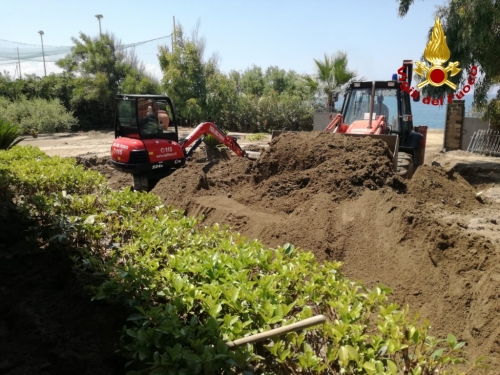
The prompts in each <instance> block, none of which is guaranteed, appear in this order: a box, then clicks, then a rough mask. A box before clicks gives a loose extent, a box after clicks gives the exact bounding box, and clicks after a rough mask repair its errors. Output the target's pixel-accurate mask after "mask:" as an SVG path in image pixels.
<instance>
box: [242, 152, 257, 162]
mask: <svg viewBox="0 0 500 375" xmlns="http://www.w3.org/2000/svg"><path fill="white" fill-rule="evenodd" d="M245 153H246V157H247V158H248V159H250V160H257V159H258V158H259V157H260V152H257V151H245Z"/></svg>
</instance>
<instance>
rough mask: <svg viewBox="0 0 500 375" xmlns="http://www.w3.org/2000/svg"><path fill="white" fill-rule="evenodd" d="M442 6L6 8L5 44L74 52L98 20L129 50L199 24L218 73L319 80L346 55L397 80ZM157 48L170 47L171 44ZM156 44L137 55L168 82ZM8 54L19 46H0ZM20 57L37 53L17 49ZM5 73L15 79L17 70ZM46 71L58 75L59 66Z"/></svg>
mask: <svg viewBox="0 0 500 375" xmlns="http://www.w3.org/2000/svg"><path fill="white" fill-rule="evenodd" d="M444 3H445V0H416V1H415V4H414V5H413V6H412V8H411V9H410V12H409V14H408V15H407V16H406V17H405V18H403V19H400V18H398V16H397V7H398V2H397V1H396V0H350V1H338V0H309V1H303V0H287V1H284V0H253V1H240V0H232V1H229V0H210V1H194V0H182V1H179V0H178V1H171V0H157V1H151V2H145V1H131V0H121V1H115V0H106V1H104V0H99V1H96V0H86V1H83V2H76V1H69V0H64V1H63V0H44V1H35V0H23V1H22V2H17V1H11V0H9V1H7V0H2V1H1V5H0V9H1V12H2V14H3V17H2V22H1V23H0V39H4V40H9V41H15V42H21V43H28V44H35V45H38V46H39V45H40V35H39V34H38V31H39V30H43V31H44V33H45V34H44V36H43V38H44V39H43V40H44V44H45V45H46V46H70V45H72V42H71V37H72V36H77V35H78V33H79V32H80V31H81V32H84V33H86V34H90V35H98V33H99V24H98V21H97V19H96V18H95V15H96V14H99V13H100V14H102V15H103V16H104V18H103V19H102V20H101V23H102V29H103V31H110V32H113V33H114V34H115V35H116V36H117V37H118V38H120V39H121V40H122V42H123V43H125V44H127V43H133V42H139V41H144V40H149V39H153V38H157V37H160V36H164V35H169V34H170V33H171V32H172V24H173V16H175V19H176V22H180V23H181V24H182V26H183V27H184V29H185V31H187V32H190V31H191V30H192V29H193V28H194V26H195V25H196V24H197V22H198V21H199V22H200V27H199V35H200V36H202V37H205V38H206V42H207V45H206V55H207V56H208V55H211V54H213V53H217V55H218V56H219V61H220V68H221V70H222V71H224V72H228V71H230V70H232V69H235V70H240V71H243V70H245V69H246V68H248V67H251V66H252V65H254V64H255V65H257V66H261V67H262V68H263V69H265V68H267V67H268V66H278V67H280V68H282V69H286V70H292V69H293V70H295V71H297V72H298V73H313V70H314V63H313V59H314V58H317V59H320V58H322V57H323V55H324V53H327V54H334V53H335V52H336V51H339V50H343V51H346V52H347V53H348V56H349V66H350V67H351V68H353V69H356V70H357V71H358V72H359V74H360V75H362V76H364V77H365V78H367V79H370V80H372V79H380V80H385V79H390V77H391V75H392V73H395V72H396V70H397V69H398V68H399V67H400V66H401V62H402V60H403V59H413V60H418V59H419V58H420V56H421V55H422V52H423V50H424V48H425V45H426V35H427V32H428V30H429V28H431V27H432V26H433V23H434V12H435V8H436V5H443V4H444ZM159 42H160V43H167V44H169V45H170V39H163V40H160V41H159ZM157 45H158V42H153V43H149V44H146V45H143V46H140V47H137V48H136V53H137V55H138V56H139V58H140V59H141V60H142V61H143V62H144V63H146V64H147V67H148V69H149V70H150V71H151V72H152V73H153V74H155V75H156V76H157V77H159V78H161V72H160V69H159V66H158V60H157V57H156V53H157ZM2 47H10V48H13V47H15V45H13V44H8V43H6V42H2V41H0V49H1V48H2ZM18 47H19V48H20V49H21V48H25V47H31V48H33V47H35V48H36V46H23V45H19V46H18ZM0 70H2V71H3V70H7V71H10V72H11V73H14V71H15V65H12V66H5V65H3V66H1V67H0ZM22 71H23V73H36V74H39V75H43V63H42V62H41V60H40V62H38V63H28V62H23V63H22ZM47 71H48V72H57V71H59V70H57V68H56V67H55V66H54V64H53V63H48V64H47Z"/></svg>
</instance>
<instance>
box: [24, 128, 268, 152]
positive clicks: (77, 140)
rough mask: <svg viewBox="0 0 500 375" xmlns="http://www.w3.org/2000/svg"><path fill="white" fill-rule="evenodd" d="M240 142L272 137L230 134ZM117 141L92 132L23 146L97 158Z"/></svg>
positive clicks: (265, 141) (183, 132)
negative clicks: (251, 138) (249, 138)
mask: <svg viewBox="0 0 500 375" xmlns="http://www.w3.org/2000/svg"><path fill="white" fill-rule="evenodd" d="M192 131H193V129H192V128H179V138H184V137H186V136H187V135H188V134H189V133H191V132H192ZM229 134H230V135H232V136H233V137H235V138H236V139H237V140H238V143H239V144H240V145H241V146H245V145H248V144H253V145H256V146H267V144H268V143H269V142H270V141H271V136H270V135H267V136H266V137H264V138H263V139H261V140H259V141H249V140H247V139H245V136H247V135H248V134H246V133H229ZM114 139H115V133H114V131H102V132H101V131H90V132H79V133H56V134H42V135H39V136H38V138H28V139H25V140H24V141H22V142H21V145H32V146H37V147H39V148H40V149H41V150H42V151H44V152H45V153H46V154H47V155H49V156H54V155H59V156H79V155H82V154H88V153H92V154H95V155H96V156H106V155H108V154H109V152H110V148H111V144H112V143H113V140H114Z"/></svg>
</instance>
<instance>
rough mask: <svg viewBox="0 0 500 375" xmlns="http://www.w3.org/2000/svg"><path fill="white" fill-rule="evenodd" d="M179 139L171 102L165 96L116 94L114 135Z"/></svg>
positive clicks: (116, 136)
mask: <svg viewBox="0 0 500 375" xmlns="http://www.w3.org/2000/svg"><path fill="white" fill-rule="evenodd" d="M118 137H127V138H135V139H141V140H145V139H163V140H170V141H174V142H177V141H178V140H179V137H178V130H177V124H176V121H175V113H174V109H173V105H172V101H171V100H170V98H169V97H167V96H164V95H117V97H116V116H115V138H118Z"/></svg>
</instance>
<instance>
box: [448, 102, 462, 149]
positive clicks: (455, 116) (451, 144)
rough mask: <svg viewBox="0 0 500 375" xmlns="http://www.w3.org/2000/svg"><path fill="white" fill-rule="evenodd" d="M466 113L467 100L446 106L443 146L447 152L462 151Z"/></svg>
mask: <svg viewBox="0 0 500 375" xmlns="http://www.w3.org/2000/svg"><path fill="white" fill-rule="evenodd" d="M464 113H465V100H453V102H452V103H451V104H447V105H446V122H445V127H444V145H443V147H444V149H445V150H446V151H453V150H460V147H461V143H462V124H463V121H464Z"/></svg>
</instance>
